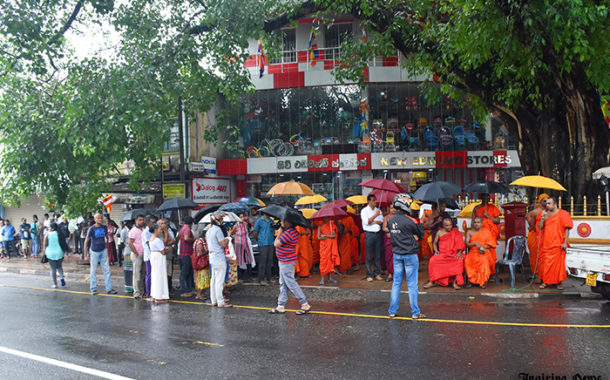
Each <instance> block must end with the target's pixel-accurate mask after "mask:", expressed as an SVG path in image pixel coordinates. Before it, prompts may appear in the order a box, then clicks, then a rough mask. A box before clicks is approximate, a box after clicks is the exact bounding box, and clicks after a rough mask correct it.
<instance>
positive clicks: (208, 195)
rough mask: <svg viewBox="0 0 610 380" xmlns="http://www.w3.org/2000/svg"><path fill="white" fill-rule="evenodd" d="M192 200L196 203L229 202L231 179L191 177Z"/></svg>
mask: <svg viewBox="0 0 610 380" xmlns="http://www.w3.org/2000/svg"><path fill="white" fill-rule="evenodd" d="M191 186H192V188H191V189H192V191H191V194H193V201H194V202H195V203H198V204H216V203H228V202H231V181H229V180H228V179H224V178H193V180H192V181H191Z"/></svg>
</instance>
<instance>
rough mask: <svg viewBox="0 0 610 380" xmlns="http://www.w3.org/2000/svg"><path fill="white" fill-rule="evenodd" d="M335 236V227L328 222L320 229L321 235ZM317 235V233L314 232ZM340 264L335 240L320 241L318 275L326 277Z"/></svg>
mask: <svg viewBox="0 0 610 380" xmlns="http://www.w3.org/2000/svg"><path fill="white" fill-rule="evenodd" d="M333 232H334V233H335V234H337V227H336V226H335V224H334V223H333V222H332V221H330V222H328V223H325V224H323V225H322V226H321V227H320V234H321V235H330V234H332V233H333ZM316 233H317V231H316ZM339 264H341V259H340V258H339V249H338V247H337V238H336V237H335V238H332V239H324V240H320V275H321V276H326V275H327V274H329V273H333V272H334V271H335V267H336V266H338V265H339Z"/></svg>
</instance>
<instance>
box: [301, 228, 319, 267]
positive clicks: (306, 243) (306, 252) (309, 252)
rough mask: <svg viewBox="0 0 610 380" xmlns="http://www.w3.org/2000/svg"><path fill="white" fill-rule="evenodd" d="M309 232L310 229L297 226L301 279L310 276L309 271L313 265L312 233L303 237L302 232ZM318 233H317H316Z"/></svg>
mask: <svg viewBox="0 0 610 380" xmlns="http://www.w3.org/2000/svg"><path fill="white" fill-rule="evenodd" d="M303 231H309V228H305V227H301V226H297V232H298V233H299V240H298V241H297V264H298V267H299V268H298V270H297V272H296V273H297V275H298V276H300V277H307V276H309V271H310V270H311V266H312V265H313V249H312V247H311V240H310V238H311V231H310V234H309V235H301V232H303ZM316 232H317V231H316Z"/></svg>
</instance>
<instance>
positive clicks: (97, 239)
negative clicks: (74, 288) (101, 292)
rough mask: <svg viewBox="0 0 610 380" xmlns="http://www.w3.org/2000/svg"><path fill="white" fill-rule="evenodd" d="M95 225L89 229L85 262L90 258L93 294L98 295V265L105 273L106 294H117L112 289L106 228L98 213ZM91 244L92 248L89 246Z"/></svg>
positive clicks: (95, 217) (94, 218)
mask: <svg viewBox="0 0 610 380" xmlns="http://www.w3.org/2000/svg"><path fill="white" fill-rule="evenodd" d="M93 220H94V221H95V224H94V225H92V226H91V227H90V228H89V231H88V232H87V238H86V239H85V260H87V258H89V274H90V276H89V277H90V289H91V294H93V295H96V294H97V277H96V272H97V265H98V264H100V266H101V267H102V272H103V273H104V282H105V283H106V293H108V294H116V293H117V291H116V290H114V289H113V288H112V277H111V276H110V264H109V262H108V250H107V249H106V233H107V230H106V226H105V225H103V224H102V220H103V219H102V214H100V213H97V214H95V216H94V217H93ZM89 242H91V246H89Z"/></svg>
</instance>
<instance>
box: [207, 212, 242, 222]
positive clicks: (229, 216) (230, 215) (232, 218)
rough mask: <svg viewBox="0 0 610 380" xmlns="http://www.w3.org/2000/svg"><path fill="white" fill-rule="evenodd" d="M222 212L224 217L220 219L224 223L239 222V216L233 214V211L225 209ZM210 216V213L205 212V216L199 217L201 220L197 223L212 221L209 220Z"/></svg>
mask: <svg viewBox="0 0 610 380" xmlns="http://www.w3.org/2000/svg"><path fill="white" fill-rule="evenodd" d="M224 213H225V217H224V218H223V219H222V220H224V222H225V223H236V222H241V218H240V217H239V216H237V215H235V214H234V213H232V212H227V211H225V212H224ZM211 216H212V213H209V214H207V215H206V216H204V217H203V218H201V220H200V221H199V224H207V223H212V221H211V220H210V218H211Z"/></svg>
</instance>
